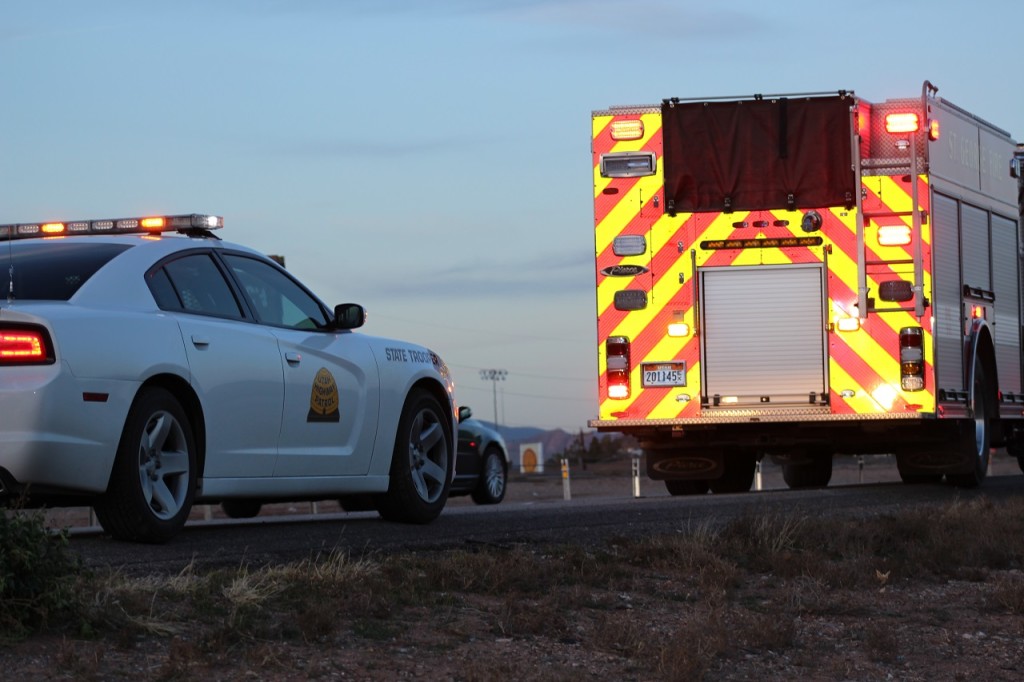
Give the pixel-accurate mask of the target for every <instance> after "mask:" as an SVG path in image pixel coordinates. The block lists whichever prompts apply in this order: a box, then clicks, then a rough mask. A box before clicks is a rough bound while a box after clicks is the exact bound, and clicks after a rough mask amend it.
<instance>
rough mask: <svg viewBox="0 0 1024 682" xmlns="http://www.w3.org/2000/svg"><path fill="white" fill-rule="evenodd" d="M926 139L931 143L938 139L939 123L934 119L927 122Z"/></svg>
mask: <svg viewBox="0 0 1024 682" xmlns="http://www.w3.org/2000/svg"><path fill="white" fill-rule="evenodd" d="M928 139H929V140H931V141H932V142H935V141H936V140H937V139H939V122H938V121H936V120H935V119H934V118H933V119H931V120H930V121H928Z"/></svg>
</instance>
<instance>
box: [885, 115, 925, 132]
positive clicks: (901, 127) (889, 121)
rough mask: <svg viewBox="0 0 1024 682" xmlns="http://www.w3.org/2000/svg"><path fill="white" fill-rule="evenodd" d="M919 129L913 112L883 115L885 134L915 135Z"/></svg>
mask: <svg viewBox="0 0 1024 682" xmlns="http://www.w3.org/2000/svg"><path fill="white" fill-rule="evenodd" d="M919 127H920V123H919V121H918V117H917V114H915V113H913V112H901V113H893V114H886V115H885V131H886V132H887V133H915V132H917V129H918V128H919Z"/></svg>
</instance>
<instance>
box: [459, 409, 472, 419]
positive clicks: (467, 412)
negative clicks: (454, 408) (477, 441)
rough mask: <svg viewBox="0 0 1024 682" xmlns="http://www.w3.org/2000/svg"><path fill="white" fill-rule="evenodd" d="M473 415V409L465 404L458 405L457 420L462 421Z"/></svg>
mask: <svg viewBox="0 0 1024 682" xmlns="http://www.w3.org/2000/svg"><path fill="white" fill-rule="evenodd" d="M472 416H473V410H471V409H469V408H468V407H466V406H465V405H462V406H460V407H459V422H460V423H461V422H464V421H466V420H467V419H469V418H470V417H472Z"/></svg>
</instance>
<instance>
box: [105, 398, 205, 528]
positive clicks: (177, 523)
mask: <svg viewBox="0 0 1024 682" xmlns="http://www.w3.org/2000/svg"><path fill="white" fill-rule="evenodd" d="M195 490H196V447H195V442H194V439H193V435H192V428H191V425H190V424H189V420H188V417H187V416H186V414H185V411H184V410H183V409H182V407H181V404H180V403H179V402H178V401H177V399H175V397H174V396H173V395H172V394H171V393H170V392H169V391H167V390H166V389H163V388H160V387H156V386H151V387H146V388H143V389H142V390H141V391H140V392H139V394H138V395H137V396H136V398H135V402H134V403H132V407H131V409H130V410H129V411H128V418H127V419H126V420H125V426H124V431H123V432H122V434H121V441H120V443H119V444H118V447H117V455H116V457H115V459H114V467H113V470H112V471H111V474H110V483H109V484H108V486H107V492H106V493H104V494H103V495H102V496H101V497H100V499H99V500H97V502H96V506H95V511H96V517H97V519H98V520H99V522H100V525H101V526H102V527H103V529H104V530H105V531H106V532H107V533H109V534H110V535H111V536H112V537H113V538H115V539H117V540H129V541H135V542H150V543H160V542H166V541H167V540H170V539H171V538H172V537H174V536H175V535H177V533H178V532H179V531H181V529H182V527H184V525H185V522H186V521H187V520H188V515H189V512H190V511H191V510H192V500H193V499H194V497H195Z"/></svg>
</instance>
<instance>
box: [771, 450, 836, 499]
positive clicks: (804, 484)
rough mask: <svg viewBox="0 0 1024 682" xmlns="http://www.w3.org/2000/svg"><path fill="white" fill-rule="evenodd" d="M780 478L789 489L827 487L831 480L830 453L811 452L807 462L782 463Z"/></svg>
mask: <svg viewBox="0 0 1024 682" xmlns="http://www.w3.org/2000/svg"><path fill="white" fill-rule="evenodd" d="M782 480H784V481H785V482H786V485H787V486H789V488H790V489H791V490H799V489H802V488H825V487H828V484H829V481H831V480H832V453H817V454H813V455H811V459H810V461H808V462H800V463H799V464H783V465H782Z"/></svg>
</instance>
